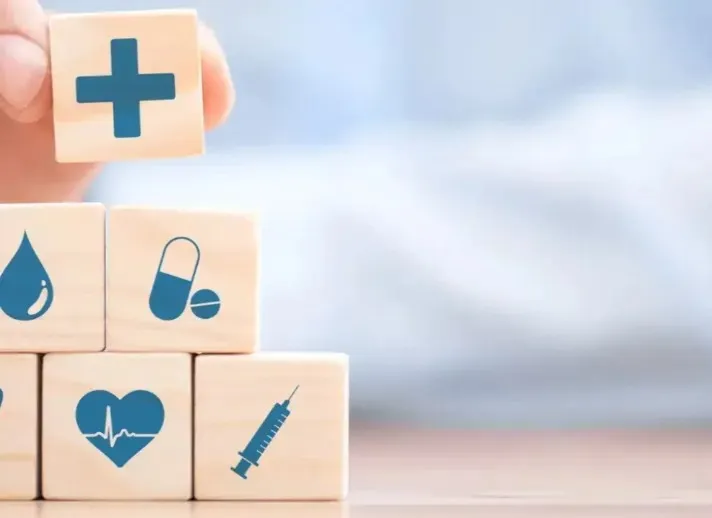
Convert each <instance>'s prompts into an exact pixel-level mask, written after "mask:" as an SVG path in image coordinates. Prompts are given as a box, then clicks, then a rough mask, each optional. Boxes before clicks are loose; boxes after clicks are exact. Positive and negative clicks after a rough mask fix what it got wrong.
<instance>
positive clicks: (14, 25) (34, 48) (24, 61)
mask: <svg viewBox="0 0 712 518" xmlns="http://www.w3.org/2000/svg"><path fill="white" fill-rule="evenodd" d="M46 48H47V18H46V16H45V14H44V12H43V11H42V8H41V7H40V5H39V3H38V2H37V0H0V109H2V110H3V111H4V112H5V113H6V114H7V115H8V116H10V117H11V118H13V119H15V120H18V121H22V122H32V121H35V120H38V119H39V118H41V117H42V116H43V115H44V114H45V112H46V111H47V109H48V108H49V104H50V103H49V100H50V94H49V80H48V75H49V74H48V73H49V60H48V58H47V52H46Z"/></svg>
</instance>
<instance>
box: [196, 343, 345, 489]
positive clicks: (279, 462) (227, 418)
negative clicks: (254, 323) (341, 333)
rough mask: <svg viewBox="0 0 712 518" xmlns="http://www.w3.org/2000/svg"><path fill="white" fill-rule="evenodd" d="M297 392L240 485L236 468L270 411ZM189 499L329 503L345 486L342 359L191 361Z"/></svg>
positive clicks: (298, 356)
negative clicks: (191, 487)
mask: <svg viewBox="0 0 712 518" xmlns="http://www.w3.org/2000/svg"><path fill="white" fill-rule="evenodd" d="M297 385H298V386H299V390H298V391H297V393H296V394H295V395H294V397H293V399H292V401H291V403H290V406H289V409H290V411H291V415H290V416H289V417H288V418H287V420H286V422H285V423H284V425H283V426H282V428H281V430H280V431H279V432H278V434H277V435H276V436H275V438H274V440H273V441H272V443H271V444H270V445H269V447H268V448H267V450H266V451H265V452H264V454H263V456H262V458H261V460H260V461H259V465H258V466H252V467H251V468H250V469H249V471H248V472H247V479H246V480H245V479H243V478H241V477H240V476H238V475H237V474H236V473H234V472H233V471H232V470H231V469H230V468H231V467H234V466H236V465H237V464H238V462H239V461H240V458H241V457H240V456H239V455H238V452H240V451H242V450H243V449H244V448H245V447H246V446H247V444H248V442H249V441H250V440H251V439H252V437H253V435H254V434H255V432H256V431H257V429H258V428H259V427H260V425H261V423H262V422H263V420H264V419H265V418H266V417H267V414H268V413H269V412H270V411H271V410H272V408H273V406H274V405H275V403H281V402H283V401H284V400H286V399H287V398H288V397H289V395H290V393H291V392H292V391H293V390H294V389H295V387H296V386H297ZM194 440H195V497H196V499H203V500H336V499H340V498H343V497H345V495H346V491H347V482H348V477H347V474H348V358H347V357H346V356H345V355H342V354H329V353H312V354H309V353H293V354H286V353H262V354H256V355H249V356H211V355H203V356H199V357H197V358H196V364H195V439H194Z"/></svg>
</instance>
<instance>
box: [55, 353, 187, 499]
mask: <svg viewBox="0 0 712 518" xmlns="http://www.w3.org/2000/svg"><path fill="white" fill-rule="evenodd" d="M42 375H43V382H42V397H43V402H42V419H43V422H42V493H43V497H44V498H45V499H47V500H187V499H189V498H190V497H191V485H192V451H191V440H192V411H193V404H192V358H191V356H190V355H188V354H182V353H175V354H142V355H139V354H112V353H97V354H48V355H47V356H45V358H44V364H43V374H42Z"/></svg>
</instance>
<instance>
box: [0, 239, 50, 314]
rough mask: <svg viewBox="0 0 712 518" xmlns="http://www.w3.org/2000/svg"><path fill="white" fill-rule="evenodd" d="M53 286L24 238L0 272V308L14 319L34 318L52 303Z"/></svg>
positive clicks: (28, 241)
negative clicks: (0, 272)
mask: <svg viewBox="0 0 712 518" xmlns="http://www.w3.org/2000/svg"><path fill="white" fill-rule="evenodd" d="M53 299H54V288H53V287H52V281H51V280H50V278H49V275H48V274H47V271H46V270H45V268H44V266H42V262H41V261H40V258H39V257H37V253H36V252H35V249H34V248H33V247H32V243H30V239H29V238H28V237H27V232H25V234H24V235H23V236H22V242H21V243H20V246H19V248H18V249H17V252H15V255H14V256H13V257H12V259H10V262H9V263H8V264H7V266H6V267H5V270H4V271H3V272H2V274H0V309H1V310H2V311H3V313H5V314H6V315H7V316H9V317H10V318H13V319H15V320H23V321H27V320H35V319H37V318H40V317H41V316H42V315H44V314H45V313H46V312H47V310H48V309H49V308H50V306H51V305H52V300H53Z"/></svg>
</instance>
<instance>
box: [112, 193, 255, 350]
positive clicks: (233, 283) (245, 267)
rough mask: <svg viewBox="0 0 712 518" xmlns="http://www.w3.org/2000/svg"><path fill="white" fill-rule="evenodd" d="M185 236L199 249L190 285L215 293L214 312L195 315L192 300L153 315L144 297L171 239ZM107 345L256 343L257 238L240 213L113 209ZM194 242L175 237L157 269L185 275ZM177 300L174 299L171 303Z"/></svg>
mask: <svg viewBox="0 0 712 518" xmlns="http://www.w3.org/2000/svg"><path fill="white" fill-rule="evenodd" d="M176 237H187V238H190V239H191V240H193V241H194V243H195V244H196V245H197V246H198V248H199V250H200V261H199V264H198V268H197V270H196V271H195V278H194V282H193V285H192V287H191V289H190V297H192V295H193V294H194V293H196V292H197V291H198V290H203V289H209V290H214V291H215V292H217V294H218V295H219V297H220V307H219V311H218V313H217V315H215V316H214V317H212V318H209V319H204V318H198V317H197V316H195V315H194V314H193V311H192V308H191V299H190V298H189V300H188V301H187V304H186V307H185V309H184V311H183V313H182V314H181V315H180V316H179V317H178V318H176V319H175V320H161V319H159V318H157V317H156V316H154V314H153V313H152V312H151V309H150V307H149V300H150V297H151V292H152V289H153V284H154V279H155V278H156V275H157V271H158V267H159V263H160V261H161V256H162V254H163V251H164V248H166V245H167V243H168V242H169V241H171V240H172V239H173V238H176ZM108 242H109V251H108V254H109V256H108V257H109V259H108V269H107V290H108V291H107V293H108V301H107V304H108V306H107V330H106V333H107V335H106V336H107V350H109V351H158V352H161V351H182V352H196V353H198V352H221V353H223V352H234V353H249V352H254V351H255V350H256V349H257V346H258V345H257V343H258V336H257V332H258V308H257V306H258V298H257V295H258V238H257V228H256V222H255V219H254V218H253V217H250V216H246V215H242V214H231V213H217V212H201V211H181V210H158V209H144V208H140V207H116V208H114V209H112V210H111V211H110V213H109V236H108ZM196 257H197V254H196V250H195V246H194V245H192V244H191V243H190V242H188V241H185V240H181V241H174V242H173V243H171V245H170V246H169V247H168V248H167V250H166V254H165V258H164V261H163V266H162V267H161V271H162V272H165V273H169V274H172V275H174V276H177V277H180V278H184V279H190V278H191V277H192V274H193V271H194V269H195V262H196ZM177 299H178V297H176V296H172V297H171V300H177Z"/></svg>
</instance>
